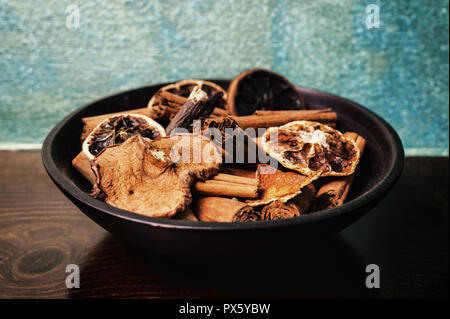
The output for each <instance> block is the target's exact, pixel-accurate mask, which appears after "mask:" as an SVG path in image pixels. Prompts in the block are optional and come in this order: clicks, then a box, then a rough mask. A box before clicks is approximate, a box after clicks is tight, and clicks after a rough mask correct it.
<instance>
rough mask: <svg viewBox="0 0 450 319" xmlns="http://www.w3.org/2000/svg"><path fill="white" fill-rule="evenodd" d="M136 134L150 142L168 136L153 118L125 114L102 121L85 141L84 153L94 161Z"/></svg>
mask: <svg viewBox="0 0 450 319" xmlns="http://www.w3.org/2000/svg"><path fill="white" fill-rule="evenodd" d="M136 134H139V135H141V136H142V137H144V138H146V139H148V140H150V141H152V140H154V139H157V138H159V137H164V136H166V132H165V131H164V128H163V127H162V126H161V125H160V124H158V123H157V122H156V121H154V120H152V119H151V118H149V117H147V116H144V115H140V114H130V113H123V114H119V115H114V116H111V117H109V118H107V119H105V120H103V121H101V122H100V123H99V124H98V125H97V126H96V127H95V128H94V129H93V130H92V132H91V133H90V134H89V135H88V137H87V138H86V139H85V140H84V142H83V152H84V153H85V154H86V156H87V157H88V158H89V159H90V160H92V159H94V158H95V156H97V155H98V154H100V153H101V152H102V151H103V150H104V149H105V148H106V147H108V146H113V145H118V144H122V143H123V142H125V141H126V140H127V139H129V138H130V137H132V136H134V135H136Z"/></svg>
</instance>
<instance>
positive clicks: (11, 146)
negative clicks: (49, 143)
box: [0, 143, 42, 151]
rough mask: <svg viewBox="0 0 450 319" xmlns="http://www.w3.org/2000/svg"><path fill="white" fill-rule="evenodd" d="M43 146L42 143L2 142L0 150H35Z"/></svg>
mask: <svg viewBox="0 0 450 319" xmlns="http://www.w3.org/2000/svg"><path fill="white" fill-rule="evenodd" d="M41 148H42V144H41V143H0V151H34V150H40V149H41Z"/></svg>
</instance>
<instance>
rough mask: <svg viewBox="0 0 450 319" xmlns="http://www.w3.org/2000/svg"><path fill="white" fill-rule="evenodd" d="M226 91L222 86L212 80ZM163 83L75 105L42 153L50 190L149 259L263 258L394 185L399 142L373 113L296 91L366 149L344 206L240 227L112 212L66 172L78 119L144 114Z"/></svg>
mask: <svg viewBox="0 0 450 319" xmlns="http://www.w3.org/2000/svg"><path fill="white" fill-rule="evenodd" d="M212 81H214V82H216V83H218V84H219V85H221V86H223V87H224V88H227V87H228V85H229V82H230V81H227V80H212ZM163 85H166V84H165V83H164V84H160V85H153V86H148V87H143V88H139V89H135V90H130V91H126V92H123V93H119V94H116V95H113V96H110V97H106V98H103V99H101V100H98V101H96V102H94V103H91V104H89V105H86V106H83V107H81V108H79V109H77V110H75V111H74V112H72V113H71V114H69V115H68V116H67V117H66V118H64V119H63V120H62V121H61V122H60V123H58V124H57V125H56V126H55V127H54V128H53V130H52V131H51V132H50V133H49V135H48V136H47V138H46V139H45V142H44V144H43V147H42V161H43V163H44V166H45V169H46V170H47V173H48V174H49V176H50V177H51V179H52V180H53V181H54V183H55V184H56V185H57V187H58V188H59V189H60V190H61V191H62V192H63V193H64V194H65V196H67V198H68V199H69V200H71V201H72V202H73V203H74V204H75V205H76V206H77V207H78V208H79V209H80V210H81V211H82V212H83V213H85V214H86V215H87V216H88V217H90V218H91V219H92V220H94V221H95V222H96V223H97V224H99V225H100V226H102V227H103V228H105V229H106V230H108V231H110V232H111V233H112V234H114V235H117V236H120V237H121V238H123V239H125V240H127V241H129V242H131V243H132V244H135V245H138V246H140V247H143V248H145V249H148V250H150V251H153V252H155V253H159V254H164V255H169V256H174V257H175V256H176V257H194V258H196V257H208V258H213V257H214V256H221V257H224V256H238V255H242V256H249V255H262V254H269V253H270V252H274V251H279V250H280V247H284V248H288V249H290V248H289V247H290V246H289V243H295V247H291V248H295V249H301V244H299V243H301V242H304V241H303V239H305V240H308V241H311V240H315V239H314V238H323V237H324V236H327V235H330V234H335V233H337V232H339V231H341V230H342V229H344V228H345V227H347V226H349V225H350V224H352V223H353V222H355V221H356V220H357V219H358V218H360V217H361V216H363V215H364V214H365V213H367V212H368V211H369V210H370V209H371V208H372V207H374V206H375V205H376V204H377V203H379V202H380V200H381V199H382V198H383V197H384V196H385V195H386V194H387V193H388V191H389V190H390V189H391V188H392V186H393V185H394V184H395V182H396V181H397V179H398V178H399V176H400V174H401V172H402V169H403V161H404V151H403V147H402V143H401V141H400V138H399V137H398V135H397V133H396V132H395V131H394V129H393V128H392V127H391V126H390V125H389V124H388V123H387V122H386V121H384V120H383V119H382V118H380V117H379V116H378V115H376V114H375V113H373V112H371V111H370V110H368V109H366V108H364V107H363V106H361V105H359V104H357V103H355V102H352V101H350V100H348V99H345V98H342V97H339V96H336V95H332V94H329V93H325V92H321V91H317V90H313V89H308V88H300V87H299V88H298V90H299V91H300V92H301V94H302V95H303V97H304V100H305V104H306V105H307V106H308V107H309V108H311V109H320V108H325V107H332V108H333V110H334V111H336V112H337V114H338V118H339V120H338V123H337V128H338V129H339V130H340V131H341V132H345V131H353V132H356V133H358V134H359V135H361V136H363V137H364V138H365V139H366V141H367V144H366V148H365V150H364V154H363V156H362V158H361V160H360V163H359V165H358V168H357V172H356V176H355V180H354V183H353V185H352V188H351V191H350V194H349V197H348V199H347V202H346V203H344V205H342V206H340V207H337V208H333V209H330V210H327V211H321V212H316V213H314V214H308V215H303V216H300V217H295V218H291V219H282V220H275V221H257V222H241V223H212V222H208V223H205V222H192V221H184V220H172V219H161V218H152V217H146V216H142V215H138V214H134V213H132V212H128V211H126V210H122V209H119V208H115V207H112V206H110V205H108V204H106V203H104V202H102V201H99V200H96V199H94V198H92V197H91V196H89V191H90V189H91V185H90V184H89V183H88V182H87V181H86V180H85V179H84V178H83V177H82V176H81V175H80V174H79V173H78V171H77V170H76V169H74V168H73V167H72V165H71V161H72V159H73V158H74V157H75V156H76V155H77V154H78V153H79V152H80V150H81V142H80V135H81V132H82V130H83V127H82V121H81V120H82V118H83V117H87V116H93V115H99V114H105V113H111V112H120V111H126V110H130V109H135V108H139V107H145V106H146V105H147V102H148V100H149V99H150V97H151V96H152V95H153V94H154V93H155V92H156V91H157V90H158V89H159V88H160V87H162V86H163Z"/></svg>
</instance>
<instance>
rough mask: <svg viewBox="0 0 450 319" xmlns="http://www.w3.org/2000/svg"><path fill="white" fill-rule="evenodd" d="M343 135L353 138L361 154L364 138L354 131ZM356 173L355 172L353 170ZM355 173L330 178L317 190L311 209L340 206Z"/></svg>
mask: <svg viewBox="0 0 450 319" xmlns="http://www.w3.org/2000/svg"><path fill="white" fill-rule="evenodd" d="M344 136H346V137H349V138H351V139H353V140H354V141H355V142H356V145H357V146H358V148H359V151H360V153H361V155H362V153H363V151H364V147H365V144H366V140H365V139H364V138H363V137H361V136H359V135H358V134H356V133H353V132H348V133H345V134H344ZM355 173H356V172H355ZM355 173H353V174H352V175H349V176H343V177H338V178H334V179H331V180H330V181H329V182H327V183H326V184H324V185H322V187H321V188H320V189H319V191H318V192H317V196H316V198H315V199H314V202H313V205H312V211H320V210H326V209H330V208H333V207H337V206H341V205H342V204H343V203H344V202H345V200H346V199H347V195H348V192H349V191H350V187H351V186H352V183H353V179H354V178H355Z"/></svg>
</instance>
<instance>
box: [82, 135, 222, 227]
mask: <svg viewBox="0 0 450 319" xmlns="http://www.w3.org/2000/svg"><path fill="white" fill-rule="evenodd" d="M180 147H182V148H180ZM196 147H199V148H198V149H196ZM211 148H212V149H214V148H215V146H214V145H213V144H212V143H211V142H210V141H209V140H207V139H205V138H202V137H201V136H194V135H184V136H171V137H163V138H160V139H158V140H155V141H152V142H149V141H148V140H146V139H145V138H142V136H140V135H138V134H136V135H134V136H133V137H131V138H129V139H128V140H127V141H126V142H124V143H122V144H120V145H114V146H110V147H107V148H106V149H105V150H104V151H103V152H101V153H100V154H99V155H98V156H96V157H95V159H94V161H93V162H94V164H95V168H96V184H95V185H94V189H93V192H92V194H91V195H92V196H94V197H96V198H102V199H104V201H105V202H106V203H107V204H110V205H112V206H115V207H118V208H122V209H126V210H129V211H131V212H134V213H137V214H141V215H145V216H150V217H165V218H169V217H172V216H173V215H175V214H176V213H179V212H181V211H183V210H185V209H186V208H187V205H189V204H190V202H191V200H192V195H191V191H190V187H191V185H192V184H193V182H195V181H196V180H198V179H206V178H209V177H211V176H213V175H216V174H217V172H218V171H219V168H220V164H221V160H222V158H221V157H220V156H216V155H215V154H216V153H215V152H213V150H212V149H211ZM173 150H178V151H180V152H182V153H184V152H186V155H188V156H186V157H183V161H180V162H178V163H176V162H173V155H172V151H173ZM209 151H211V152H209ZM195 152H200V153H201V154H202V161H201V162H198V163H197V162H196V161H195V156H194V153H195ZM203 159H205V160H203ZM206 159H207V160H206Z"/></svg>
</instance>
